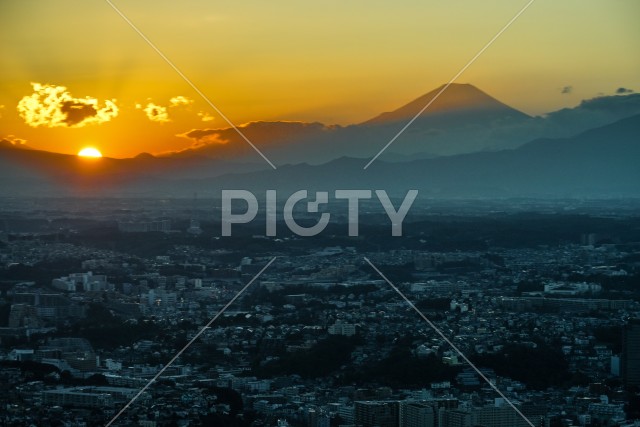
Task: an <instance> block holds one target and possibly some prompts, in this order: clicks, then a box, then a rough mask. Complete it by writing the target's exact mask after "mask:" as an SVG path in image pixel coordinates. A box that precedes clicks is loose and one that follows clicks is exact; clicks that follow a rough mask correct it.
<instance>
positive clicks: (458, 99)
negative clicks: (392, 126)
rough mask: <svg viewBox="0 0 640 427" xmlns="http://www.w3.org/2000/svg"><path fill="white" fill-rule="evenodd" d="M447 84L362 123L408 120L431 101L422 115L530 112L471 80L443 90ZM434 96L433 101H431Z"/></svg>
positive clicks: (489, 115) (503, 116)
mask: <svg viewBox="0 0 640 427" xmlns="http://www.w3.org/2000/svg"><path fill="white" fill-rule="evenodd" d="M445 86H446V85H442V86H440V87H438V88H437V89H434V90H432V91H431V92H429V93H426V94H424V95H422V96H421V97H419V98H417V99H415V100H413V101H411V102H409V103H408V104H406V105H403V106H402V107H400V108H398V109H396V110H393V111H390V112H386V113H382V114H380V115H378V116H376V117H374V118H372V119H370V120H367V121H366V122H364V123H362V124H364V125H384V124H389V123H395V122H407V121H409V120H411V119H412V118H413V117H415V116H416V115H417V114H419V113H420V112H421V111H422V109H423V108H425V106H427V105H429V103H430V102H431V104H430V105H429V107H428V108H427V109H426V110H425V111H424V112H422V114H421V115H420V117H421V118H422V119H424V118H429V117H431V116H440V118H442V115H445V114H450V115H453V116H465V117H466V118H473V119H474V120H476V119H480V120H496V119H498V118H501V119H503V120H505V119H526V118H529V116H528V115H527V114H525V113H523V112H521V111H518V110H516V109H514V108H511V107H509V106H508V105H506V104H504V103H502V102H500V101H498V100H497V99H495V98H493V97H491V96H489V95H487V94H486V93H485V92H483V91H481V90H480V89H478V88H477V87H475V86H473V85H471V84H458V83H452V84H450V85H449V87H447V88H446V90H444V91H443V92H442V93H440V92H441V91H442V90H443V89H444V88H445ZM439 93H440V95H439V96H438V94H439ZM436 97H437V98H436ZM434 99H435V100H434ZM432 100H434V101H433V102H432Z"/></svg>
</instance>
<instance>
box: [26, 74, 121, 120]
mask: <svg viewBox="0 0 640 427" xmlns="http://www.w3.org/2000/svg"><path fill="white" fill-rule="evenodd" d="M31 86H32V87H33V93H32V94H31V95H27V96H24V97H23V98H22V99H21V100H20V101H19V102H18V105H17V107H16V108H17V110H18V114H19V115H20V117H21V118H22V119H23V120H24V122H25V123H26V124H28V125H29V126H32V127H39V126H44V127H50V128H53V127H83V126H87V125H91V124H101V123H106V122H109V121H111V120H112V119H114V118H115V117H117V116H118V106H117V105H116V101H115V100H105V101H104V102H103V103H100V101H98V99H96V98H92V97H89V96H87V97H84V98H75V97H74V96H73V95H71V93H70V92H69V91H68V90H67V88H66V87H65V86H55V85H50V84H41V83H31Z"/></svg>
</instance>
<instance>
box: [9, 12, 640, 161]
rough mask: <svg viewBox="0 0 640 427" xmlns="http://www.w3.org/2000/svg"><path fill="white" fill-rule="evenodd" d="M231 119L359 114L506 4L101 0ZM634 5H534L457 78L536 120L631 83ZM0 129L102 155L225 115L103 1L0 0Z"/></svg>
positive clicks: (15, 137) (181, 140)
mask: <svg viewBox="0 0 640 427" xmlns="http://www.w3.org/2000/svg"><path fill="white" fill-rule="evenodd" d="M113 2H114V4H115V5H116V6H117V7H118V8H120V10H121V11H122V12H123V13H124V14H125V15H126V16H127V17H128V18H129V19H130V20H131V21H132V22H133V23H134V24H135V25H136V26H137V27H138V28H139V29H140V30H141V31H142V32H143V33H144V34H145V35H146V36H147V37H148V38H149V39H150V40H151V41H152V42H153V43H154V44H155V45H156V46H157V47H158V48H159V49H160V50H161V51H162V52H163V53H164V54H165V55H166V57H167V58H169V59H170V60H171V61H172V62H173V63H174V64H175V65H176V66H177V67H178V68H179V69H180V70H181V71H182V72H183V73H184V74H185V75H186V76H188V78H189V79H190V80H191V81H192V82H193V83H194V84H195V85H196V86H197V87H198V88H199V89H200V91H201V92H202V93H203V94H204V95H205V96H206V97H207V98H208V99H209V100H210V101H211V102H212V103H213V104H215V105H216V106H217V107H218V108H219V109H220V111H222V113H223V114H224V115H226V116H227V117H228V119H230V120H231V121H232V122H233V123H234V124H236V125H241V124H243V123H247V122H251V121H260V120H264V121H271V120H292V121H306V122H316V121H319V122H323V123H325V124H342V125H346V124H351V123H358V122H362V121H365V120H367V119H369V118H371V117H374V116H376V115H378V114H379V113H381V112H383V111H389V110H393V109H395V108H397V107H400V106H401V105H403V104H405V103H407V102H409V101H411V100H413V99H415V98H417V97H419V96H420V95H422V94H424V93H426V92H429V91H431V90H433V89H435V88H436V87H438V86H440V85H442V84H444V83H446V82H448V81H449V80H450V79H451V78H452V77H453V76H454V75H455V74H456V73H457V72H458V71H459V70H460V69H461V68H462V67H463V66H464V65H465V64H466V63H467V62H468V61H469V60H470V59H471V58H472V57H473V56H474V55H475V54H476V53H477V52H478V51H479V50H480V49H481V48H482V47H483V46H484V45H485V43H487V42H488V41H489V40H490V39H491V38H492V37H493V36H494V35H495V34H496V33H497V32H498V30H500V29H501V28H502V27H503V26H504V25H505V24H506V23H507V22H508V21H509V20H510V19H511V18H512V17H513V16H514V15H515V14H516V13H517V12H518V11H519V10H520V9H521V8H522V7H523V6H524V5H525V4H526V1H520V0H518V1H516V0H485V1H482V2H479V1H477V0H458V1H455V2H452V1H444V0H442V1H426V0H415V1H414V0H404V1H400V2H393V3H392V2H388V1H379V0H366V1H365V0H362V1H360V0H350V1H344V0H341V1H334V0H325V1H322V2H301V1H292V0H291V1H272V2H258V1H242V2H238V1H210V0H187V1H183V2H175V1H164V0H153V1H152V0H137V1H125V0H113ZM638 16H640V2H638V1H637V0H615V1H611V0H593V1H584V0H561V1H549V0H537V1H535V2H534V3H533V4H532V5H531V7H530V8H529V9H528V10H527V11H526V12H524V13H523V14H522V15H521V17H520V18H519V19H518V20H516V21H515V23H514V24H513V25H512V26H511V27H510V28H509V29H508V30H507V31H506V32H505V33H504V34H503V35H502V36H501V37H500V38H498V39H497V40H496V42H495V43H494V44H493V45H491V46H490V47H489V48H488V49H487V50H486V51H485V52H484V53H483V54H482V55H481V56H480V57H479V58H478V59H477V60H476V61H475V62H474V63H473V64H472V65H471V66H470V67H469V68H468V69H467V70H466V71H465V72H464V73H463V74H462V75H461V76H460V78H459V79H458V80H457V81H456V82H458V83H471V84H474V85H475V86H477V87H479V88H480V89H482V90H483V91H485V92H487V93H488V94H490V95H492V96H494V97H496V98H497V99H499V100H500V101H502V102H505V103H506V104H508V105H510V106H512V107H514V108H517V109H519V110H521V111H523V112H526V113H528V114H532V115H539V114H543V113H545V112H549V111H553V110H556V109H559V108H563V107H572V106H575V105H576V104H578V103H579V102H580V101H581V100H582V99H589V98H593V97H596V96H599V95H611V94H613V93H614V92H615V91H616V89H617V88H619V87H625V88H630V89H633V90H635V91H640V55H638V52H640V26H638V25H637V17H638ZM0 17H1V18H0V19H1V23H2V25H0V69H1V70H2V73H1V76H2V77H1V80H0V139H6V140H10V141H14V142H15V143H26V144H27V145H28V146H29V147H32V148H37V149H43V150H48V151H55V152H61V153H70V154H71V153H77V152H78V151H79V150H80V149H82V148H83V147H86V146H94V147H96V148H98V149H99V150H100V151H102V153H103V154H104V155H106V156H110V157H131V156H135V155H137V154H139V153H141V152H149V153H153V154H158V153H164V152H170V151H175V150H181V149H184V148H187V147H189V146H190V145H191V144H192V143H193V141H192V140H190V139H189V138H186V137H185V136H181V135H185V134H186V133H188V132H189V131H191V130H193V129H215V128H226V127H228V124H227V123H226V122H225V120H224V119H223V118H222V117H221V116H220V115H219V114H217V113H216V112H215V111H214V110H213V109H212V108H211V107H210V106H209V105H208V104H207V103H206V102H205V101H204V100H203V99H202V98H201V97H200V96H199V95H198V93H197V92H196V91H194V90H193V88H191V87H190V86H189V85H188V84H187V83H186V82H185V81H184V80H183V79H182V78H181V77H180V76H179V75H178V74H177V73H176V71H175V70H173V69H172V68H171V67H170V66H169V65H168V64H167V63H166V62H164V60H163V59H162V58H161V57H160V56H159V55H158V54H157V53H156V52H155V51H154V50H153V49H152V48H151V47H150V46H149V45H148V44H146V43H145V41H144V40H143V39H142V38H141V37H140V36H139V35H138V34H137V33H136V32H135V31H134V30H133V29H132V28H131V27H129V26H128V25H127V23H126V22H125V21H124V20H123V19H122V18H121V17H120V16H119V15H118V14H117V13H116V12H115V11H114V10H113V9H112V8H111V7H110V6H109V4H108V3H107V2H106V1H104V0H57V1H50V0H25V1H19V2H18V1H3V2H0Z"/></svg>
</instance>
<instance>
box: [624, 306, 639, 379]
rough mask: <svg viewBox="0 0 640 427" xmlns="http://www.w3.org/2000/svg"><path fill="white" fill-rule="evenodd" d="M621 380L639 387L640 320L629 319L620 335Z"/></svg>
mask: <svg viewBox="0 0 640 427" xmlns="http://www.w3.org/2000/svg"><path fill="white" fill-rule="evenodd" d="M621 362H622V366H621V368H622V380H623V381H624V383H625V384H626V385H632V386H638V385H640V319H637V318H634V319H629V321H628V322H627V324H626V325H625V326H624V330H623V333H622V360H621Z"/></svg>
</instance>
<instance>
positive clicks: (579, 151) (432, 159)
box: [0, 85, 640, 198]
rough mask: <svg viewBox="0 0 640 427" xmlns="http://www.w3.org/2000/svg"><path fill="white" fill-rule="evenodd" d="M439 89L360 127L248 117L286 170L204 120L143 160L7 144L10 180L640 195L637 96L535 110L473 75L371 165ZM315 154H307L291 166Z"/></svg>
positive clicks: (30, 192) (0, 158)
mask: <svg viewBox="0 0 640 427" xmlns="http://www.w3.org/2000/svg"><path fill="white" fill-rule="evenodd" d="M438 90H439V89H436V90H435V91H433V92H430V93H429V94H426V95H424V96H423V97H421V98H418V99H416V100H415V101H412V102H411V103H409V104H407V105H405V106H403V107H401V108H399V109H397V110H394V111H391V112H388V113H382V114H380V115H379V116H377V117H375V118H373V119H371V120H368V121H366V122H364V123H361V124H359V125H353V126H347V127H337V126H333V127H331V126H325V125H322V124H320V123H298V122H256V123H251V124H249V125H247V126H245V127H244V128H243V130H244V131H245V133H246V134H247V136H248V137H249V138H250V139H251V140H252V141H253V142H254V143H255V144H256V145H258V146H259V147H260V148H261V149H263V150H264V151H265V154H267V155H268V156H269V158H270V159H271V160H273V161H274V162H275V163H276V164H277V165H278V169H277V170H275V171H274V170H272V169H271V168H269V167H268V166H267V165H266V164H265V163H263V162H262V159H260V158H256V156H255V153H253V152H252V150H251V148H250V147H248V145H247V144H246V142H244V141H239V140H237V138H236V136H237V135H236V134H235V132H234V131H233V130H230V129H226V130H215V131H214V130H206V129H205V130H194V131H192V132H190V133H192V137H193V138H194V140H196V139H199V141H200V146H199V147H198V148H194V149H191V150H187V151H184V152H181V153H175V154H172V155H168V156H163V157H154V156H151V155H148V154H142V155H139V156H137V157H135V158H132V159H109V158H102V159H97V160H89V159H80V158H78V157H76V156H70V155H62V154H56V153H50V152H43V151H37V150H26V149H20V148H17V147H16V146H13V145H12V144H10V143H8V142H4V143H2V142H0V179H2V182H3V183H4V184H5V185H3V186H1V187H0V195H1V196H54V195H81V196H110V195H114V196H115V195H118V196H123V195H124V196H126V195H138V196H139V195H144V196H160V197H166V196H188V195H190V194H192V193H193V192H194V191H197V192H198V193H199V194H202V195H203V196H214V197H217V196H219V191H220V190H221V189H223V188H226V189H231V188H240V189H251V190H254V191H264V190H266V189H276V190H279V191H282V192H284V193H286V192H293V191H295V190H298V189H308V190H312V191H313V190H329V191H330V190H333V189H349V188H371V189H386V190H387V191H388V192H390V193H394V194H397V195H402V194H404V192H406V190H407V189H413V188H415V189H418V190H420V192H421V197H439V198H458V197H464V198H475V197H491V198H496V197H497V198H501V197H640V167H638V159H640V142H638V141H640V138H639V135H640V95H636V94H633V95H626V96H611V97H602V98H595V99H593V100H588V101H583V103H582V104H581V105H579V106H578V107H576V108H573V109H564V110H560V111H557V112H554V113H550V114H548V115H547V116H545V117H530V116H527V115H526V114H524V113H521V112H519V111H517V110H515V109H512V108H510V107H509V106H507V105H505V104H503V103H501V102H499V101H497V100H495V99H494V98H492V97H490V96H488V95H486V94H485V93H484V92H482V91H480V90H478V89H476V88H475V87H473V86H471V85H452V86H451V87H450V88H449V89H448V90H447V91H445V92H444V93H443V95H442V96H441V97H440V98H438V100H436V101H435V102H434V103H433V104H432V105H431V107H430V109H429V110H427V111H426V112H425V114H424V116H421V117H420V118H419V119H418V120H416V122H415V123H414V124H413V125H412V126H411V127H410V128H409V130H408V131H407V138H406V139H403V138H399V139H398V140H397V141H396V142H395V143H394V145H393V146H392V147H393V148H397V150H396V151H395V153H394V152H391V151H390V154H386V153H385V155H383V156H381V157H380V158H379V159H378V160H377V161H376V162H375V163H373V164H372V165H371V167H370V168H368V169H367V170H363V166H364V165H365V164H366V162H367V160H368V159H367V157H370V156H373V155H374V154H375V153H376V152H377V151H378V150H379V148H381V147H382V146H383V145H384V144H385V143H386V142H387V141H388V138H390V137H391V136H393V134H395V132H397V130H398V129H399V128H400V127H401V126H403V125H404V123H406V121H407V120H409V119H410V118H411V117H413V116H414V115H415V114H416V113H417V112H418V111H420V109H422V108H423V107H424V105H426V103H427V102H429V100H430V99H431V97H432V96H433V95H434V94H435V93H437V91H438ZM621 117H623V118H622V119H620V118H621ZM589 128H591V129H589ZM438 129H439V130H438ZM586 129H588V130H586ZM541 135H542V136H543V137H541ZM548 135H553V137H549V136H548ZM569 135H570V136H569ZM558 136H559V137H558ZM403 137H404V136H403ZM260 138H262V139H260ZM267 140H268V141H267ZM212 141H217V142H212ZM225 141H226V142H225ZM265 141H267V142H265ZM400 148H402V149H400ZM390 150H391V148H390ZM412 150H413V152H412ZM305 156H307V157H306V159H307V160H306V162H305V163H302V162H301V161H294V162H291V163H290V164H283V160H286V159H289V158H291V159H297V158H301V159H304V158H305ZM314 156H315V157H314ZM279 160H280V161H279Z"/></svg>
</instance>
